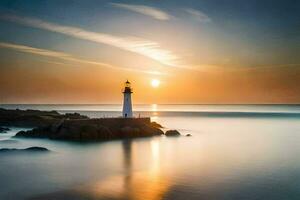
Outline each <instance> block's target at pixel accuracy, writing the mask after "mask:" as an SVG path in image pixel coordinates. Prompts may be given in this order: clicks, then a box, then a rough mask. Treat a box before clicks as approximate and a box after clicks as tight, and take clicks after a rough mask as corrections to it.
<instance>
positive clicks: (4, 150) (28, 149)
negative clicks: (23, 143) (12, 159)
mask: <svg viewBox="0 0 300 200" xmlns="http://www.w3.org/2000/svg"><path fill="white" fill-rule="evenodd" d="M47 151H49V150H48V149H47V148H45V147H29V148H26V149H15V148H11V149H10V148H2V149H0V153H1V152H2V153H5V152H47Z"/></svg>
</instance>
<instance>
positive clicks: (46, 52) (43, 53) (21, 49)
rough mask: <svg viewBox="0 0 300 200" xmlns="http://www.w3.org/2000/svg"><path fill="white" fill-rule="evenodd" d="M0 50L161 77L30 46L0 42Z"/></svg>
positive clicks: (151, 72) (153, 72)
mask: <svg viewBox="0 0 300 200" xmlns="http://www.w3.org/2000/svg"><path fill="white" fill-rule="evenodd" d="M0 48H7V49H12V50H15V51H19V52H24V53H29V54H34V55H39V56H45V57H50V58H55V59H59V60H63V61H70V62H75V63H78V64H87V65H95V66H100V67H106V68H111V69H117V70H125V71H135V72H141V73H147V74H155V75H162V73H160V72H156V71H146V70H140V69H135V68H125V67H117V66H114V65H110V64H107V63H102V62H96V61H91V60H86V59H82V58H77V57H75V56H72V55H70V54H67V53H63V52H59V51H51V50H46V49H39V48H34V47H30V46H25V45H18V44H11V43H4V42H0ZM51 63H54V64H65V63H60V62H51Z"/></svg>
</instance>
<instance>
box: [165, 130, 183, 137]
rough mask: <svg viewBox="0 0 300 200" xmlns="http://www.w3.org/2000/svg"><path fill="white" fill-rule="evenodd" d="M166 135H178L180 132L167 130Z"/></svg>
mask: <svg viewBox="0 0 300 200" xmlns="http://www.w3.org/2000/svg"><path fill="white" fill-rule="evenodd" d="M165 135H166V136H180V133H179V132H178V131H177V130H168V131H166V133H165Z"/></svg>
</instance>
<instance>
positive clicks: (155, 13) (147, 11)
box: [110, 3, 171, 20]
mask: <svg viewBox="0 0 300 200" xmlns="http://www.w3.org/2000/svg"><path fill="white" fill-rule="evenodd" d="M110 4H111V5H112V6H114V7H117V8H121V9H125V10H129V11H132V12H136V13H139V14H143V15H147V16H150V17H152V18H154V19H158V20H169V19H170V18H171V15H169V14H168V13H166V12H164V11H162V10H160V9H158V8H154V7H151V6H144V5H133V4H124V3H110Z"/></svg>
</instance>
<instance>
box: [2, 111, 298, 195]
mask: <svg viewBox="0 0 300 200" xmlns="http://www.w3.org/2000/svg"><path fill="white" fill-rule="evenodd" d="M1 107H6V108H9V107H10V108H16V107H18V108H20V109H29V108H31V109H42V110H59V111H60V112H70V111H76V112H80V113H82V114H86V115H88V116H91V117H110V116H119V115H120V110H121V106H120V105H92V106H89V105H26V106H24V105H9V106H8V105H3V106H1ZM135 110H136V115H138V114H140V115H142V116H151V117H152V120H154V121H157V122H158V123H161V124H162V125H164V126H165V128H166V129H178V130H179V131H180V132H181V133H182V134H183V135H184V134H188V133H189V134H192V137H179V138H166V137H153V138H143V139H134V140H117V141H111V142H100V143H88V144H82V143H71V142H58V141H51V140H41V139H16V138H11V136H13V135H14V134H15V133H16V132H17V131H19V130H21V129H15V128H13V129H12V131H10V132H9V133H7V134H0V140H1V141H0V147H1V148H6V147H7V148H26V147H30V146H42V147H46V148H48V149H50V150H51V152H50V153H37V154H35V153H34V154H32V153H22V154H1V155H0V199H72V200H73V199H150V200H151V199H153V200H159V199H170V200H173V199H175V200H176V199H230V200H231V199H249V200H252V199H253V200H254V199H280V200H281V199H299V196H300V179H299V176H300V157H299V155H300V145H299V144H300V106H241V105H239V106H213V105H211V106H207V105H138V106H136V107H135ZM224 113H225V114H224ZM249 113H250V114H249ZM257 113H258V114H257ZM261 113H262V114H261Z"/></svg>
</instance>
